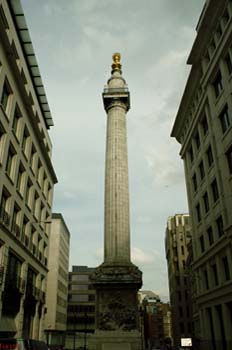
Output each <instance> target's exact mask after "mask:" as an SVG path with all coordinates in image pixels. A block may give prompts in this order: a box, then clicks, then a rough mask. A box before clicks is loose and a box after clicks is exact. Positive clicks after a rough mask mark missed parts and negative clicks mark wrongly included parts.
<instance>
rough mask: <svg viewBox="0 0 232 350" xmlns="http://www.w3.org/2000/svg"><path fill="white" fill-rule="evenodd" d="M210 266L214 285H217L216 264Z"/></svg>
mask: <svg viewBox="0 0 232 350" xmlns="http://www.w3.org/2000/svg"><path fill="white" fill-rule="evenodd" d="M211 267H212V272H213V278H214V285H215V286H218V272H217V265H216V264H213V265H212V266H211Z"/></svg>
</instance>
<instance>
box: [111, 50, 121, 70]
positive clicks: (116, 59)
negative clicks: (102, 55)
mask: <svg viewBox="0 0 232 350" xmlns="http://www.w3.org/2000/svg"><path fill="white" fill-rule="evenodd" d="M112 58H113V61H114V62H113V64H112V69H113V70H121V66H122V65H121V63H120V60H121V55H120V53H119V52H115V53H114V54H113V56H112Z"/></svg>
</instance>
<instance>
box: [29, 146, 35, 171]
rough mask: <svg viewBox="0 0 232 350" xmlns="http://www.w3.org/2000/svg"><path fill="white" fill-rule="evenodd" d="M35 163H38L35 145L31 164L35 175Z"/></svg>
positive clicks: (32, 148) (32, 149) (32, 150)
mask: <svg viewBox="0 0 232 350" xmlns="http://www.w3.org/2000/svg"><path fill="white" fill-rule="evenodd" d="M35 161H36V149H35V147H34V145H32V147H31V158H30V164H31V167H32V170H33V172H34V173H35Z"/></svg>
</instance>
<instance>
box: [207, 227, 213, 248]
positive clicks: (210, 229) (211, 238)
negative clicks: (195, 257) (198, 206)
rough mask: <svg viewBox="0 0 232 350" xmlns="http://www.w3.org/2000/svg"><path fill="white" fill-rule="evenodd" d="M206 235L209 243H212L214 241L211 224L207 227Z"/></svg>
mask: <svg viewBox="0 0 232 350" xmlns="http://www.w3.org/2000/svg"><path fill="white" fill-rule="evenodd" d="M207 235H208V240H209V245H212V244H213V243H214V238H213V230H212V227H211V226H210V227H209V228H208V229H207Z"/></svg>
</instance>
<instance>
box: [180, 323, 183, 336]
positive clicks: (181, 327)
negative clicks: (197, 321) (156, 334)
mask: <svg viewBox="0 0 232 350" xmlns="http://www.w3.org/2000/svg"><path fill="white" fill-rule="evenodd" d="M180 333H182V334H184V323H183V322H180Z"/></svg>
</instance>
